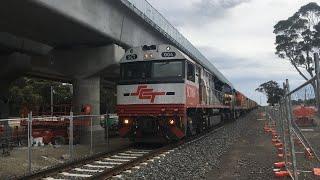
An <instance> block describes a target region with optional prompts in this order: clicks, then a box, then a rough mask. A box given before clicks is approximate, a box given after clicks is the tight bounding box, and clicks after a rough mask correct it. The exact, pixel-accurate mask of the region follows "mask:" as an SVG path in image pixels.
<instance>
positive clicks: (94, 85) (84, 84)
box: [73, 76, 100, 115]
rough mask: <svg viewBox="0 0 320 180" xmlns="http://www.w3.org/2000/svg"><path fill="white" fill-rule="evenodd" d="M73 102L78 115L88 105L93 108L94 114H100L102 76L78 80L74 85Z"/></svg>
mask: <svg viewBox="0 0 320 180" xmlns="http://www.w3.org/2000/svg"><path fill="white" fill-rule="evenodd" d="M73 102H74V106H75V109H74V110H75V112H76V113H79V112H80V111H81V108H82V106H83V105H86V104H88V105H90V106H91V107H92V114H94V115H98V114H100V76H93V77H89V78H77V79H76V80H75V81H74V83H73Z"/></svg>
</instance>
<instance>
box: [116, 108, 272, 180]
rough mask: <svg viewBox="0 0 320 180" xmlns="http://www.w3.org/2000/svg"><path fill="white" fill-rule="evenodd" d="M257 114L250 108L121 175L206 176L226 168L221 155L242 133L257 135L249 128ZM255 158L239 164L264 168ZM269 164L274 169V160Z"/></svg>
mask: <svg viewBox="0 0 320 180" xmlns="http://www.w3.org/2000/svg"><path fill="white" fill-rule="evenodd" d="M256 114H257V113H256V112H251V113H249V114H248V115H246V116H244V117H242V118H240V119H238V120H237V121H235V122H231V123H227V124H226V125H224V126H223V127H222V128H220V129H218V130H217V131H215V132H211V133H210V135H209V136H207V137H205V138H203V139H201V140H199V141H195V142H192V143H190V144H188V145H184V146H182V147H179V148H178V149H176V150H175V151H173V152H171V153H169V154H167V155H166V156H165V157H161V158H160V159H155V160H154V161H153V162H149V163H148V164H147V165H145V166H141V168H140V169H138V170H134V171H132V173H128V174H122V179H166V180H168V179H207V178H208V173H209V172H211V171H219V169H221V170H222V169H223V168H224V167H221V166H222V165H223V164H225V163H222V162H221V159H222V157H223V156H224V155H225V154H226V153H227V152H229V151H230V150H231V149H230V148H231V147H232V146H233V144H235V143H236V142H237V141H239V140H241V137H243V136H246V135H247V136H248V135H250V136H253V138H254V136H255V133H257V132H255V131H256V129H255V130H250V128H251V127H252V123H253V122H254V121H256V119H257V115H256ZM260 133H262V132H260ZM270 156H271V155H270ZM267 158H268V157H267ZM249 161H250V162H249ZM256 161H257V160H255V159H248V158H247V157H244V158H240V159H239V160H238V163H237V164H238V165H237V166H239V167H242V168H245V167H247V166H254V167H253V170H250V169H247V170H244V171H248V172H247V173H250V172H252V173H253V174H254V173H255V172H254V171H258V173H259V172H260V171H262V170H261V168H260V169H259V168H257V167H256V166H255V165H256V164H257V163H256ZM266 166H268V167H269V169H271V166H272V164H267V165H266ZM249 168H250V167H249ZM263 168H266V167H263ZM268 171H269V170H268ZM242 174H243V172H239V174H238V175H239V177H240V176H241V175H242ZM266 176H269V175H266ZM259 177H260V176H259ZM261 177H262V176H261ZM269 178H270V176H269ZM269 178H267V179H269ZM209 179H210V178H209ZM213 179H215V178H213ZM236 179H238V178H236Z"/></svg>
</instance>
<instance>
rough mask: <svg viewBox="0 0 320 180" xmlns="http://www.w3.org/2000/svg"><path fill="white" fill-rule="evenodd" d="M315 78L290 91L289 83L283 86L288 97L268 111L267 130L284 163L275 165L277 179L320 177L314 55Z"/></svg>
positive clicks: (319, 86) (319, 116)
mask: <svg viewBox="0 0 320 180" xmlns="http://www.w3.org/2000/svg"><path fill="white" fill-rule="evenodd" d="M315 59H316V61H315V69H316V74H317V75H316V76H315V77H314V78H312V79H310V80H309V81H307V82H306V83H304V84H302V85H301V86H299V87H298V88H296V89H294V90H291V91H290V85H289V81H288V80H286V82H285V83H284V84H283V87H284V90H285V95H284V97H283V98H282V100H281V102H280V104H279V105H276V106H274V107H268V108H266V109H265V112H266V116H267V119H268V121H267V124H266V126H265V130H266V131H268V132H270V133H271V134H272V136H273V139H272V142H273V143H274V145H275V147H276V148H277V151H278V158H279V160H281V161H283V162H278V163H275V166H276V169H275V174H276V176H290V177H291V178H292V179H295V180H296V179H317V178H320V158H319V157H320V144H319V138H320V112H319V102H320V101H319V97H320V96H319V92H320V84H319V81H320V79H319V58H318V55H317V54H315Z"/></svg>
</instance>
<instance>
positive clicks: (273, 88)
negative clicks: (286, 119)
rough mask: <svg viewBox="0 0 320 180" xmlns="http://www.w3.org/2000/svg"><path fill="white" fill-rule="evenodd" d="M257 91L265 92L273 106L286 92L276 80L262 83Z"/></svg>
mask: <svg viewBox="0 0 320 180" xmlns="http://www.w3.org/2000/svg"><path fill="white" fill-rule="evenodd" d="M256 91H258V92H261V93H264V94H265V95H266V96H267V98H268V101H267V103H269V104H270V105H272V106H273V105H274V104H276V103H279V102H280V100H281V97H282V96H283V95H284V94H285V92H284V90H283V89H282V88H280V86H279V84H278V83H277V82H276V81H268V82H265V83H263V84H261V85H260V86H259V87H258V88H257V89H256Z"/></svg>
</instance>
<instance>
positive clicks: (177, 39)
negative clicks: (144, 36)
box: [121, 0, 231, 85]
mask: <svg viewBox="0 0 320 180" xmlns="http://www.w3.org/2000/svg"><path fill="white" fill-rule="evenodd" d="M121 2H122V3H123V4H125V5H126V6H127V7H128V8H130V9H131V10H132V11H134V12H135V13H136V14H138V15H139V16H140V17H142V18H143V19H144V20H145V21H146V22H148V23H149V24H150V25H151V26H153V27H154V28H156V29H157V30H158V31H159V32H160V33H161V34H163V35H164V36H165V37H166V38H168V39H169V40H170V41H172V42H173V43H174V44H175V45H176V46H177V47H178V48H179V49H181V50H182V51H183V52H184V53H186V54H187V55H188V56H190V57H191V58H193V59H196V60H198V61H199V63H200V64H202V65H204V66H206V67H208V68H210V70H211V71H214V72H213V73H215V75H216V76H218V77H219V79H221V80H222V81H224V82H225V83H228V84H229V85H231V83H230V82H229V81H228V80H227V79H226V78H225V77H224V76H223V75H222V74H221V73H220V72H219V71H218V70H217V69H216V67H215V66H213V65H212V64H211V63H210V62H209V60H208V59H207V58H206V57H205V56H204V55H203V54H202V53H201V52H200V51H199V50H198V49H197V48H196V47H194V46H193V45H192V44H191V42H190V41H189V40H187V39H186V38H185V37H184V36H183V35H182V34H181V33H180V32H179V31H178V30H177V29H176V28H175V27H174V26H173V25H172V24H170V23H169V21H168V20H167V19H166V18H164V17H163V16H162V14H161V13H159V12H158V11H157V10H156V9H155V8H154V7H152V6H151V4H150V3H149V2H148V1H146V0H121Z"/></svg>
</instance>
